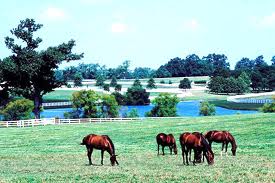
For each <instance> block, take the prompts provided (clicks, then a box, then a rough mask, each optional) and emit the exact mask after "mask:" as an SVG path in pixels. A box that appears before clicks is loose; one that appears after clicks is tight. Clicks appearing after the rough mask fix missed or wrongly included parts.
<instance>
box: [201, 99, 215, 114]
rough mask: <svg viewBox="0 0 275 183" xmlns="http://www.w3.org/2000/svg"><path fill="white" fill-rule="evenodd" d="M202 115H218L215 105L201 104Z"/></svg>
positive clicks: (204, 102)
mask: <svg viewBox="0 0 275 183" xmlns="http://www.w3.org/2000/svg"><path fill="white" fill-rule="evenodd" d="M199 114H200V115H202V116H214V115H215V114H216V109H215V106H214V105H213V104H209V103H208V102H207V101H203V102H201V103H200V113H199Z"/></svg>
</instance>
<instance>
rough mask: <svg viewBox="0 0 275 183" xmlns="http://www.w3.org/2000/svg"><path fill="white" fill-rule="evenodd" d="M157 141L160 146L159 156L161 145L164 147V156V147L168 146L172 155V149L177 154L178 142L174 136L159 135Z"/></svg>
mask: <svg viewBox="0 0 275 183" xmlns="http://www.w3.org/2000/svg"><path fill="white" fill-rule="evenodd" d="M156 141H157V144H158V155H159V145H161V146H162V155H164V147H165V146H168V147H169V149H170V154H172V149H173V150H174V153H175V154H177V153H178V150H177V145H176V140H175V138H174V136H173V135H172V134H168V135H166V134H165V133H159V134H158V135H157V136H156Z"/></svg>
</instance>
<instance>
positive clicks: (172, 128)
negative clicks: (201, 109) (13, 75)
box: [0, 114, 275, 182]
mask: <svg viewBox="0 0 275 183" xmlns="http://www.w3.org/2000/svg"><path fill="white" fill-rule="evenodd" d="M210 129H223V130H229V131H230V132H231V133H232V134H233V135H234V136H235V138H236V140H237V143H238V149H237V156H236V157H232V156H228V157H220V155H219V154H220V153H219V152H220V148H221V145H220V144H219V145H218V144H214V145H213V150H214V152H215V154H216V156H215V164H214V165H213V166H208V165H206V163H204V164H200V165H197V166H183V165H182V159H181V155H180V154H181V153H179V154H178V155H177V156H175V155H172V156H171V155H166V156H157V155H156V154H157V151H156V143H155V136H156V134H157V133H159V132H165V133H173V134H174V135H175V137H176V139H177V144H178V145H179V143H178V137H179V135H180V133H182V132H184V131H203V132H205V131H207V130H210ZM274 131H275V120H274V114H256V115H236V116H219V117H200V118H183V119H177V120H154V121H142V122H121V123H119V122H117V123H96V124H81V125H73V126H72V125H60V126H45V127H34V128H23V129H18V128H14V129H12V128H9V129H0V182H1V181H4V182H32V181H33V182H59V181H60V182H76V181H79V182H165V181H167V182H168V181H169V182H183V181H187V180H188V181H189V182H274V181H275V177H274V175H275V172H274V169H275V142H274V139H275V134H274ZM89 133H96V134H108V135H109V136H110V137H111V138H112V139H113V142H114V144H115V147H116V151H117V154H119V156H118V161H119V163H120V166H116V167H111V166H110V162H109V156H108V155H107V154H105V161H104V162H105V165H104V166H87V163H88V160H87V157H86V150H85V147H83V146H80V145H79V143H80V141H81V140H82V137H83V136H84V135H86V134H89ZM179 151H180V152H181V150H180V149H179ZM166 152H168V150H167V149H166ZM229 154H230V155H231V153H229ZM93 158H94V160H93V162H94V163H96V164H99V163H100V151H97V150H95V151H94V154H93Z"/></svg>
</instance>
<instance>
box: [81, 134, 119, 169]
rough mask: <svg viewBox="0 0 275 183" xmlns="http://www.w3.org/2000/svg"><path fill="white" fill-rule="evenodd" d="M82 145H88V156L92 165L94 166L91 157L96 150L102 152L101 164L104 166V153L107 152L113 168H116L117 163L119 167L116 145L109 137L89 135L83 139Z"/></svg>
mask: <svg viewBox="0 0 275 183" xmlns="http://www.w3.org/2000/svg"><path fill="white" fill-rule="evenodd" d="M81 145H86V148H87V156H88V159H89V164H90V165H92V159H91V156H92V153H93V149H94V148H95V149H99V150H101V164H102V165H103V155H104V151H107V152H108V153H109V154H110V161H111V165H112V166H114V165H115V163H116V164H117V165H119V164H118V162H117V160H116V156H117V155H116V154H115V147H114V144H113V142H112V140H111V139H110V138H109V136H108V135H95V134H89V135H87V136H86V137H84V138H83V140H82V143H81Z"/></svg>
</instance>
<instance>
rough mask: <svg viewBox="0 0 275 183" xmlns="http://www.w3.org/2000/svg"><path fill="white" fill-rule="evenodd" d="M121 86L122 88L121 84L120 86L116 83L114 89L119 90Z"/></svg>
mask: <svg viewBox="0 0 275 183" xmlns="http://www.w3.org/2000/svg"><path fill="white" fill-rule="evenodd" d="M121 88H122V86H121V84H117V85H116V86H115V91H117V92H118V91H121Z"/></svg>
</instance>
